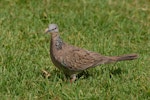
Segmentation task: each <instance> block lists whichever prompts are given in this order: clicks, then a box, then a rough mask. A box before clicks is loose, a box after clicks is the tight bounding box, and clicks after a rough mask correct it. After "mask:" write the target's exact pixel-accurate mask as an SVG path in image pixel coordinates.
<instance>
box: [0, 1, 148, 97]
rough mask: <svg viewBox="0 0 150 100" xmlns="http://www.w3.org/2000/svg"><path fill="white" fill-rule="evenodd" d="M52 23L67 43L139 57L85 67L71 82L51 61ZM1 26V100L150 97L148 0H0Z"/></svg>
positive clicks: (104, 53) (92, 49)
mask: <svg viewBox="0 0 150 100" xmlns="http://www.w3.org/2000/svg"><path fill="white" fill-rule="evenodd" d="M50 23H56V24H58V26H59V30H60V35H61V38H62V39H63V40H64V41H65V42H67V43H69V44H72V45H75V46H78V47H81V48H84V49H87V50H90V51H95V52H99V53H101V54H102V55H109V56H115V55H123V54H130V53H137V54H138V55H139V58H138V59H136V60H133V61H124V62H118V63H113V64H106V65H102V66H97V67H95V68H93V69H88V70H87V73H88V75H83V76H81V77H80V78H79V79H78V80H77V81H76V82H74V83H73V84H71V83H70V82H69V80H68V81H65V80H64V78H65V76H64V74H63V73H62V72H61V71H59V70H58V69H57V68H56V67H55V66H54V65H53V64H52V62H51V59H50V56H49V41H50V35H49V34H44V30H45V28H47V27H48V24H50ZM0 25H1V26H0V80H1V81H0V99H1V100H14V99H15V100H34V99H35V100H36V99H39V100H48V99H52V100H68V99H69V100H74V99H77V100H78V99H84V100H98V99H100V100H105V99H106V100H110V99H113V100H142V99H145V100H146V99H150V1H149V0H114V1H113V0H1V1H0ZM42 70H46V71H47V72H48V73H49V74H50V76H49V77H48V78H44V77H43V75H42Z"/></svg>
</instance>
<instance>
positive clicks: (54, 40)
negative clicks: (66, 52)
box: [51, 33, 64, 50]
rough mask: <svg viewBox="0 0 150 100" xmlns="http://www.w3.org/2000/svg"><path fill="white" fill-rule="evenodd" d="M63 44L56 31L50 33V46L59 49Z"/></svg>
mask: <svg viewBox="0 0 150 100" xmlns="http://www.w3.org/2000/svg"><path fill="white" fill-rule="evenodd" d="M63 44H64V43H63V41H62V39H61V38H60V36H59V34H58V33H51V48H53V49H55V50H61V49H62V46H63Z"/></svg>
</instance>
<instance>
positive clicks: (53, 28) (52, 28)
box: [45, 24, 59, 33]
mask: <svg viewBox="0 0 150 100" xmlns="http://www.w3.org/2000/svg"><path fill="white" fill-rule="evenodd" d="M58 32H59V29H58V26H57V24H49V27H48V28H46V29H45V33H58Z"/></svg>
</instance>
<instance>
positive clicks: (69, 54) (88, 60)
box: [62, 47, 105, 71]
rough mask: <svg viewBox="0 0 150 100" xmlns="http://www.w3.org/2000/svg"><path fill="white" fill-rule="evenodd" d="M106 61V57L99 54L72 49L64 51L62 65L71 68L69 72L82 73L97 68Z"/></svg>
mask: <svg viewBox="0 0 150 100" xmlns="http://www.w3.org/2000/svg"><path fill="white" fill-rule="evenodd" d="M104 60H105V57H104V56H101V55H100V54H98V53H95V52H92V51H88V50H84V49H81V48H76V47H71V48H67V49H66V51H64V56H63V61H62V64H63V65H65V66H66V67H67V68H69V70H74V71H80V70H85V69H87V68H89V67H94V66H97V65H99V64H101V63H103V61H104Z"/></svg>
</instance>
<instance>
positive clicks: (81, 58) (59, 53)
mask: <svg viewBox="0 0 150 100" xmlns="http://www.w3.org/2000/svg"><path fill="white" fill-rule="evenodd" d="M45 33H51V40H50V57H51V60H52V62H53V64H54V65H55V66H56V67H57V68H59V69H60V70H62V71H63V72H64V74H65V75H67V76H69V77H70V81H71V82H73V81H75V80H76V75H77V74H79V73H80V72H82V71H84V70H86V69H88V68H93V67H95V66H99V65H101V64H106V63H112V62H117V61H124V60H133V59H136V58H138V55H137V54H129V55H122V56H112V57H110V56H103V55H101V54H99V53H96V52H92V51H88V50H85V49H82V48H79V47H75V46H72V45H69V44H67V43H65V42H63V40H62V39H61V38H60V36H59V29H58V26H57V25H56V24H50V25H49V27H48V28H47V29H46V30H45Z"/></svg>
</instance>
